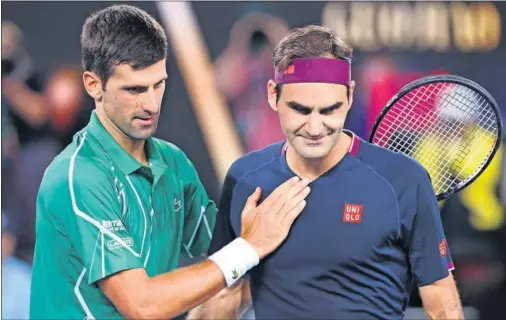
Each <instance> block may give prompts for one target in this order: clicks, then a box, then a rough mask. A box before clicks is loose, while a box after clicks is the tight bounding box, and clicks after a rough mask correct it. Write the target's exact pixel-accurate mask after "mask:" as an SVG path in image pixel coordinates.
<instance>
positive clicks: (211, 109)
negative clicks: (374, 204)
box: [1, 1, 506, 319]
mask: <svg viewBox="0 0 506 320" xmlns="http://www.w3.org/2000/svg"><path fill="white" fill-rule="evenodd" d="M113 3H119V2H97V1H93V2H8V1H3V2H2V68H1V70H2V100H1V101H2V113H1V114H2V126H1V128H2V129H1V130H2V132H1V139H2V141H1V142H2V143H1V145H2V172H1V174H2V302H3V303H2V318H5V319H13V318H27V316H28V313H27V312H28V309H27V308H28V305H27V303H28V298H29V283H30V264H31V261H32V255H33V246H34V235H35V234H34V225H35V200H36V195H37V191H38V187H39V184H40V181H41V179H42V175H43V173H44V170H45V168H46V167H47V165H48V164H49V163H50V162H51V160H52V159H53V157H54V156H55V155H56V154H58V153H59V152H60V151H61V150H62V149H63V148H64V147H65V146H66V145H67V144H68V143H70V141H71V140H72V136H73V134H75V133H76V132H77V131H78V130H80V129H82V128H83V127H84V126H85V125H86V123H87V122H88V119H89V116H90V112H91V110H93V108H94V104H93V101H92V100H91V98H89V97H88V96H87V95H86V94H85V92H84V91H83V87H82V80H81V74H82V69H81V66H80V45H79V36H80V31H81V26H82V23H83V22H84V20H85V18H86V17H87V16H88V15H89V14H90V13H92V12H93V11H95V10H99V9H101V8H104V7H106V6H108V5H110V4H113ZM128 4H131V5H135V6H138V7H140V8H142V9H144V10H146V11H147V12H148V13H150V14H151V15H153V16H154V17H155V18H157V20H158V21H160V22H161V23H162V24H163V25H164V27H165V28H166V30H167V34H168V36H169V40H170V49H169V50H170V51H169V57H168V62H167V68H168V72H169V81H168V86H167V89H166V93H165V97H164V101H163V107H162V108H163V109H162V116H161V119H160V124H159V129H158V132H157V134H156V136H157V137H159V138H162V139H165V140H168V141H170V142H173V143H175V144H176V145H178V146H179V147H181V148H182V149H183V150H184V151H185V152H186V154H187V155H188V156H189V158H190V159H191V160H192V161H193V163H194V164H195V166H196V168H197V171H198V173H199V175H200V178H201V179H202V181H203V183H204V185H205V187H206V188H207V190H208V192H209V194H210V196H211V197H212V198H213V199H214V200H218V197H219V194H220V188H221V183H222V181H223V175H224V173H225V172H226V169H228V166H229V165H230V164H231V162H232V161H233V160H235V159H236V158H237V157H239V156H241V155H242V154H244V153H245V152H248V151H251V150H255V149H258V148H262V147H263V146H266V145H267V144H270V143H273V142H276V141H279V140H281V139H283V135H282V132H281V130H280V128H279V125H278V120H277V116H276V114H275V113H273V112H272V111H271V110H270V108H269V106H268V104H267V100H266V83H267V81H268V80H269V79H271V78H272V77H273V68H272V61H271V57H272V49H273V46H274V45H275V44H276V43H277V42H278V41H279V40H280V39H281V38H282V37H283V36H284V35H285V34H286V33H287V32H288V30H289V29H290V28H293V27H297V26H303V25H306V24H323V25H326V26H328V27H331V28H333V29H334V30H335V32H336V33H337V35H339V36H340V37H342V38H343V39H344V40H346V41H347V42H348V43H349V44H351V45H352V46H353V47H354V50H355V53H354V60H353V67H352V75H353V78H354V80H355V81H356V83H357V89H356V90H355V97H354V103H353V107H352V109H351V111H350V114H349V117H348V120H347V123H346V126H347V128H348V129H350V130H352V131H354V132H355V133H356V134H358V135H359V136H361V137H362V138H364V139H368V136H369V134H370V131H371V127H372V124H373V122H374V120H375V118H376V116H377V115H378V113H379V111H380V110H381V108H382V107H383V106H384V105H385V104H386V102H387V101H388V100H389V99H390V97H392V95H393V94H395V93H396V91H398V90H399V89H400V88H401V87H402V86H403V85H405V84H407V83H409V82H410V81H412V80H414V79H416V78H419V77H422V76H425V75H430V74H443V73H451V74H457V75H460V76H464V77H467V78H469V79H472V80H474V81H476V82H478V83H479V84H481V85H482V86H483V87H485V88H486V89H487V90H488V91H489V92H490V93H491V94H492V95H493V96H494V97H495V99H496V100H497V102H498V104H499V106H500V107H501V108H502V111H503V115H504V111H505V109H506V41H505V39H504V38H505V36H504V35H503V34H504V33H505V32H504V31H503V30H504V28H505V27H506V2H459V1H454V2H428V1H423V2H193V3H177V2H163V3H162V2H159V3H155V2H149V1H146V2H128ZM503 117H504V116H503ZM503 150H504V149H503V148H502V147H501V149H500V150H499V153H498V155H497V156H496V157H495V159H494V161H493V162H492V163H491V165H490V166H489V167H488V169H487V174H484V175H483V176H482V177H480V179H478V180H477V181H476V182H475V183H474V184H473V185H471V186H470V187H468V188H467V189H465V191H463V192H461V193H460V194H458V195H456V196H454V197H452V198H451V199H449V200H447V201H446V202H444V203H441V214H442V219H443V223H444V227H445V232H446V235H447V240H448V244H449V247H450V249H451V252H452V256H453V259H454V262H455V265H456V270H455V277H456V278H457V281H458V285H459V290H460V294H461V296H462V300H463V302H464V305H465V306H466V312H467V315H468V317H469V318H474V319H496V318H498V317H500V314H503V315H504V314H506V281H505V278H506V277H505V276H506V269H505V266H506V250H505V249H504V248H503V247H504V242H505V241H506V227H505V213H504V206H505V200H506V184H505V182H506V181H505V179H506V177H505V175H504V172H505V169H506V163H505V162H504V157H503V153H504V151H503ZM183 263H186V264H187V263H192V261H185V262H183ZM410 307H411V308H410V312H409V314H408V316H407V318H408V319H409V318H411V319H422V318H423V313H420V310H421V309H420V307H421V304H420V300H419V298H418V292H416V291H415V292H413V295H412V299H411V302H410ZM246 316H248V317H251V316H252V315H251V314H247V315H246Z"/></svg>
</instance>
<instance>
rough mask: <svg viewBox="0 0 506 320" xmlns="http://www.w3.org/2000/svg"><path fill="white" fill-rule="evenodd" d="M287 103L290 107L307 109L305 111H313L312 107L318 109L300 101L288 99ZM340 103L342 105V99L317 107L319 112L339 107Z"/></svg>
mask: <svg viewBox="0 0 506 320" xmlns="http://www.w3.org/2000/svg"><path fill="white" fill-rule="evenodd" d="M287 105H288V106H289V107H290V108H292V109H302V110H307V111H313V110H314V109H318V108H316V107H310V106H306V105H303V104H300V103H298V102H295V101H288V102H287ZM342 105H343V102H342V101H338V102H336V103H334V104H333V105H330V106H327V107H323V108H319V109H320V112H327V111H331V110H335V109H339V108H340V107H341V106H342Z"/></svg>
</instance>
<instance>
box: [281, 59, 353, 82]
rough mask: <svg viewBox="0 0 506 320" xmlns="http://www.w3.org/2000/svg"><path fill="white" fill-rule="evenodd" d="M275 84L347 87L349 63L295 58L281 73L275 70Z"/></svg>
mask: <svg viewBox="0 0 506 320" xmlns="http://www.w3.org/2000/svg"><path fill="white" fill-rule="evenodd" d="M274 80H275V81H276V83H277V84H285V83H299V82H323V83H335V84H342V85H349V83H350V81H351V62H350V61H349V60H341V59H335V58H297V59H294V60H293V62H292V63H291V64H290V65H289V66H288V67H287V68H286V69H285V70H283V71H278V70H277V69H276V71H275V75H274Z"/></svg>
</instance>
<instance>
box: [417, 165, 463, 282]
mask: <svg viewBox="0 0 506 320" xmlns="http://www.w3.org/2000/svg"><path fill="white" fill-rule="evenodd" d="M409 260H410V262H411V269H412V270H411V271H412V273H413V275H414V277H415V281H416V283H417V285H418V286H425V285H429V284H431V283H434V282H435V281H437V280H440V279H443V278H445V277H447V276H448V275H449V271H451V270H453V268H454V267H453V261H452V258H451V255H450V251H449V249H448V245H447V243H446V238H445V233H444V230H443V225H442V222H441V215H440V212H439V206H438V203H437V199H436V196H435V194H434V191H433V188H432V185H431V182H430V179H429V176H428V174H427V173H426V174H425V175H424V176H423V177H422V178H421V179H419V182H418V185H417V191H416V212H415V216H414V218H413V220H412V229H411V232H410V245H409Z"/></svg>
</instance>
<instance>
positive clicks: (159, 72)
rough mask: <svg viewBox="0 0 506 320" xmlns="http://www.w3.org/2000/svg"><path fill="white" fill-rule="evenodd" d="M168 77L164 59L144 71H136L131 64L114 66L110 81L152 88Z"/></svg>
mask: <svg viewBox="0 0 506 320" xmlns="http://www.w3.org/2000/svg"><path fill="white" fill-rule="evenodd" d="M166 76H167V70H166V65H165V59H164V60H160V61H158V62H156V63H154V64H152V65H150V66H148V67H146V68H143V69H134V68H132V67H131V66H130V65H129V64H121V65H117V66H114V67H113V69H112V73H111V77H110V78H109V79H110V80H113V81H118V82H122V83H126V84H135V85H144V86H151V85H153V84H155V83H156V82H158V81H160V80H161V79H163V78H165V77H166Z"/></svg>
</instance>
